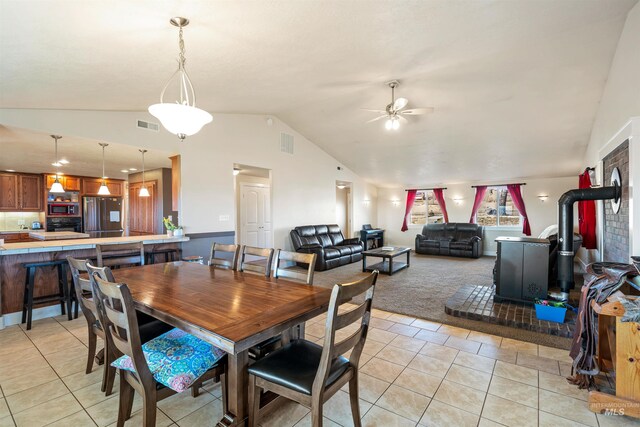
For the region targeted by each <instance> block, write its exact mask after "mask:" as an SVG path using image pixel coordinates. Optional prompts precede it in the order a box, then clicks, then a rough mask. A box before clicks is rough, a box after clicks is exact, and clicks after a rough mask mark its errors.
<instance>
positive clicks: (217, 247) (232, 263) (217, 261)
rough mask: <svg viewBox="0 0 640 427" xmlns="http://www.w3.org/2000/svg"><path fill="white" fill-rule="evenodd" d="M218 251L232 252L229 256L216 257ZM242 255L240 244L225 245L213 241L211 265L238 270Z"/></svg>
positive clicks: (210, 257)
mask: <svg viewBox="0 0 640 427" xmlns="http://www.w3.org/2000/svg"><path fill="white" fill-rule="evenodd" d="M216 253H227V254H232V255H231V256H230V257H228V258H219V257H216ZM239 256H240V245H223V244H222V243H217V242H213V245H211V254H210V255H209V265H210V266H212V267H217V268H226V269H228V270H236V269H237V268H238V257H239Z"/></svg>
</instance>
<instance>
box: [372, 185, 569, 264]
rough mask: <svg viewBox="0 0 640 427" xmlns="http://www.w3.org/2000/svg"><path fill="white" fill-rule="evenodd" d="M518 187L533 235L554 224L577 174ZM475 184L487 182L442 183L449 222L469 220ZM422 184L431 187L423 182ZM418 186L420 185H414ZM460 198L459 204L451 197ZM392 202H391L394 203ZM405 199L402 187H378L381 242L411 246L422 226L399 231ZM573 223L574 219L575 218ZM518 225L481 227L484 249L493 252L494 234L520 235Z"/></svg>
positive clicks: (486, 251)
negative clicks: (566, 193) (560, 206)
mask: <svg viewBox="0 0 640 427" xmlns="http://www.w3.org/2000/svg"><path fill="white" fill-rule="evenodd" d="M518 181H522V182H526V183H527V185H525V186H523V187H522V197H523V198H524V202H525V206H526V208H527V214H528V215H529V222H530V224H531V236H532V237H536V236H537V235H539V234H540V233H541V232H542V230H544V229H545V228H546V227H547V226H549V225H551V224H557V223H558V199H559V198H560V196H561V195H562V194H563V193H565V192H566V191H568V190H571V189H574V188H577V187H578V177H577V176H575V177H563V178H546V179H524V180H518ZM475 184H487V183H486V182H482V183H481V182H478V183H462V184H446V185H443V186H444V187H447V189H446V190H445V191H444V197H445V201H446V204H447V212H448V213H449V221H450V222H469V217H470V215H471V207H472V206H473V200H474V197H475V189H474V188H471V186H472V185H475ZM424 187H431V186H429V185H425V186H424ZM414 188H420V186H414ZM540 194H546V195H548V196H549V198H548V199H547V200H546V201H545V202H541V201H540V199H539V198H538V195H540ZM459 198H460V199H462V200H461V202H460V204H456V203H454V201H453V199H459ZM394 202H395V203H394ZM405 202H406V192H405V191H404V189H403V188H379V189H378V223H377V224H376V225H377V226H378V227H380V228H384V229H385V230H386V231H385V240H386V243H385V244H387V243H388V244H391V245H402V246H409V247H414V239H415V236H416V234H418V233H420V231H421V230H422V226H421V225H420V226H418V225H410V226H409V230H407V231H406V232H404V233H403V232H401V231H400V227H401V226H402V219H403V215H404V209H405ZM575 224H576V226H577V220H576V221H575ZM522 235H523V234H522V228H521V227H517V228H513V227H485V237H484V239H483V240H484V242H483V243H484V244H483V246H484V252H485V253H490V252H495V247H496V244H495V241H494V240H495V238H496V237H498V236H522Z"/></svg>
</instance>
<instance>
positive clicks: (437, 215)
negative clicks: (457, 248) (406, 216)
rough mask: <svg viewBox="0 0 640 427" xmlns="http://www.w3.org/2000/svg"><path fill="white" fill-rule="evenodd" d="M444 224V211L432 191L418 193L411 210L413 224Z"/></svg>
mask: <svg viewBox="0 0 640 427" xmlns="http://www.w3.org/2000/svg"><path fill="white" fill-rule="evenodd" d="M441 222H444V217H443V216H442V209H440V205H439V204H438V201H437V200H436V198H435V197H434V195H433V191H432V190H426V191H418V192H417V193H416V200H415V201H414V202H413V208H411V224H413V225H424V224H436V223H441Z"/></svg>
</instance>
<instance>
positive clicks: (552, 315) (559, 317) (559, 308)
mask: <svg viewBox="0 0 640 427" xmlns="http://www.w3.org/2000/svg"><path fill="white" fill-rule="evenodd" d="M535 305H536V317H537V318H538V320H547V321H549V322H556V323H564V317H565V316H566V314H567V308H572V307H571V306H570V305H569V304H567V303H566V302H562V301H553V300H546V299H543V300H541V299H536V304H535Z"/></svg>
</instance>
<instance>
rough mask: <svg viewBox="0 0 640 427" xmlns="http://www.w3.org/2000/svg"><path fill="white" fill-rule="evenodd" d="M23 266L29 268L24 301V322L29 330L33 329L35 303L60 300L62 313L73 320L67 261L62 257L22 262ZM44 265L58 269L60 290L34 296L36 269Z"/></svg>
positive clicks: (25, 282)
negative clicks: (55, 292) (51, 259)
mask: <svg viewBox="0 0 640 427" xmlns="http://www.w3.org/2000/svg"><path fill="white" fill-rule="evenodd" d="M22 266H23V267H24V268H25V269H26V270H27V275H26V278H25V281H24V301H23V305H22V323H25V322H26V323H27V330H30V329H31V321H32V318H33V315H32V314H33V306H34V305H40V304H46V303H48V302H53V301H60V310H61V311H62V314H67V317H68V318H69V320H71V298H69V284H68V281H67V261H66V260H63V259H60V260H56V261H44V262H28V263H24V264H22ZM44 267H52V268H53V269H56V270H57V271H58V288H59V290H60V291H59V293H58V294H51V295H44V296H40V297H34V296H33V294H34V291H35V284H36V271H37V269H38V268H44ZM65 305H66V307H65Z"/></svg>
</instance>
